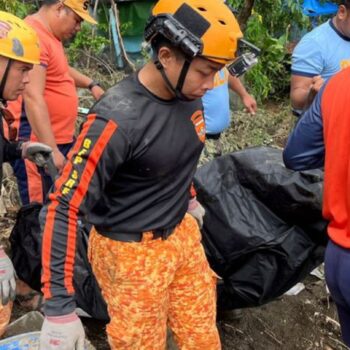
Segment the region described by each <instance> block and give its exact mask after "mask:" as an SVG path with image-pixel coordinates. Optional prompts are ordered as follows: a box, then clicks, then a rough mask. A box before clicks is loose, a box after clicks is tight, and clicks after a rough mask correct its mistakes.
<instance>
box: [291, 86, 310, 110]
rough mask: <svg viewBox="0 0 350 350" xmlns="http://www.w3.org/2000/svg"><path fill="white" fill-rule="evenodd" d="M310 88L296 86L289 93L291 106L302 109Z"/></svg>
mask: <svg viewBox="0 0 350 350" xmlns="http://www.w3.org/2000/svg"><path fill="white" fill-rule="evenodd" d="M309 92H310V89H303V88H298V89H294V90H292V91H291V93H290V100H291V104H292V107H293V108H295V109H301V110H303V109H304V108H305V107H306V105H307V100H308V96H309Z"/></svg>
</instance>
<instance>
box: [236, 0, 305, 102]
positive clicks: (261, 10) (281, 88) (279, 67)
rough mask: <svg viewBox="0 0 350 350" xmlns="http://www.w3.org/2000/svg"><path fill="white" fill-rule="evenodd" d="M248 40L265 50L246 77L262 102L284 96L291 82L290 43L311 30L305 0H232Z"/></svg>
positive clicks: (253, 91) (255, 94)
mask: <svg viewBox="0 0 350 350" xmlns="http://www.w3.org/2000/svg"><path fill="white" fill-rule="evenodd" d="M229 3H230V4H231V6H232V7H234V8H236V9H237V10H238V14H237V18H238V20H239V22H240V25H241V27H242V28H243V29H244V36H245V38H246V39H247V40H249V41H250V42H252V43H253V44H255V45H256V46H258V47H259V48H260V49H261V50H262V53H261V56H260V58H259V63H258V64H257V65H256V66H255V67H254V68H252V69H251V70H250V71H249V72H248V73H247V74H246V76H245V81H246V83H247V85H248V87H249V88H250V91H251V92H252V94H253V95H254V96H256V98H257V99H258V100H259V101H260V102H261V101H264V100H266V99H267V98H269V99H271V98H272V99H279V98H281V97H284V96H285V95H286V93H287V91H288V89H289V82H290V63H291V62H290V60H291V52H290V51H291V50H290V49H289V46H290V43H292V42H293V41H295V40H297V39H299V38H300V36H301V35H302V33H303V32H306V31H308V30H309V29H310V21H309V19H308V18H307V17H306V16H304V15H303V14H302V12H301V7H300V4H301V3H302V0H255V1H254V0H245V1H242V0H229Z"/></svg>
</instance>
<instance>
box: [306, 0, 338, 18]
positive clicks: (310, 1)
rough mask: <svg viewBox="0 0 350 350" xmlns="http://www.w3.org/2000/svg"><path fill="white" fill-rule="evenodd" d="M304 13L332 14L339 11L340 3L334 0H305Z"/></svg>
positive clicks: (308, 14)
mask: <svg viewBox="0 0 350 350" xmlns="http://www.w3.org/2000/svg"><path fill="white" fill-rule="evenodd" d="M302 8H303V14H304V15H306V16H309V17H316V16H324V15H331V14H333V13H336V12H337V11H338V5H337V4H335V3H334V2H330V1H324V2H321V1H320V0H304V3H303V6H302Z"/></svg>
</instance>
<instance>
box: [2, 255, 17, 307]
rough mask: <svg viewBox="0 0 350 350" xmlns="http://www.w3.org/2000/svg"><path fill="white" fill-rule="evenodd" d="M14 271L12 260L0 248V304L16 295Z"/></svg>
mask: <svg viewBox="0 0 350 350" xmlns="http://www.w3.org/2000/svg"><path fill="white" fill-rule="evenodd" d="M15 277H16V273H15V269H14V267H13V265H12V261H11V260H10V258H9V257H8V256H7V254H6V253H5V252H4V249H3V248H0V298H1V304H2V305H6V304H7V303H8V302H9V301H11V300H14V299H15V296H16V280H15Z"/></svg>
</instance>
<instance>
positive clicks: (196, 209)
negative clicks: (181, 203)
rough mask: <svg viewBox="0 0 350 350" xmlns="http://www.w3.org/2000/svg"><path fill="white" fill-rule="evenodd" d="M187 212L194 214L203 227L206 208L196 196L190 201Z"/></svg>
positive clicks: (199, 224) (200, 226)
mask: <svg viewBox="0 0 350 350" xmlns="http://www.w3.org/2000/svg"><path fill="white" fill-rule="evenodd" d="M187 213H189V214H190V215H192V216H193V217H194V218H195V219H196V220H197V222H198V226H199V228H202V227H203V217H204V215H205V209H204V208H203V207H202V205H201V204H200V203H199V202H198V201H197V198H196V197H194V198H192V199H190V201H189V202H188V209H187Z"/></svg>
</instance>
